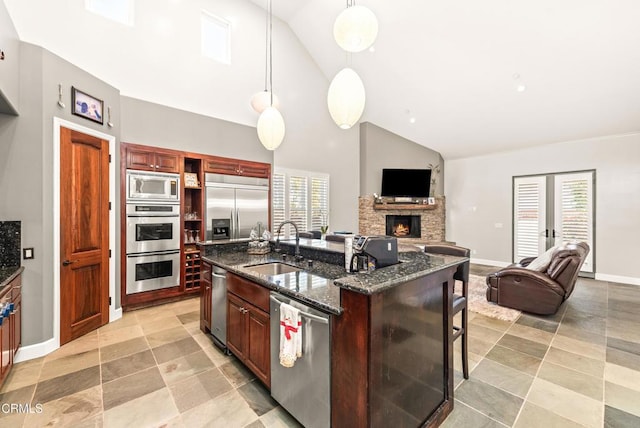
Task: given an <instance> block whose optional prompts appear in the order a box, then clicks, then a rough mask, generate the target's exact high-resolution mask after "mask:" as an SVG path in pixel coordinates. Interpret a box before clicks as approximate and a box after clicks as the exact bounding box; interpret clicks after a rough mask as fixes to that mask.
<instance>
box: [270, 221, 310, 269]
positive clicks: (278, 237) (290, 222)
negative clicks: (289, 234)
mask: <svg viewBox="0 0 640 428" xmlns="http://www.w3.org/2000/svg"><path fill="white" fill-rule="evenodd" d="M287 223H289V224H290V225H292V226H293V228H294V229H295V230H296V252H295V256H294V257H295V259H296V261H297V262H299V261H300V260H303V259H304V257H302V256H301V255H300V234H299V233H298V225H297V224H295V223H294V222H293V221H291V220H285V221H283V222H282V223H280V225H278V231H277V232H276V248H275V251H276V252H277V253H278V252H280V229H282V226H284V225H285V224H287Z"/></svg>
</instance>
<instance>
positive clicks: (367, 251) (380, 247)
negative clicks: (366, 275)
mask: <svg viewBox="0 0 640 428" xmlns="http://www.w3.org/2000/svg"><path fill="white" fill-rule="evenodd" d="M397 263H398V240H397V239H396V238H395V237H393V236H361V235H356V236H355V237H354V238H353V255H352V256H351V264H350V266H351V272H372V271H374V270H376V269H380V268H383V267H386V266H391V265H395V264H397Z"/></svg>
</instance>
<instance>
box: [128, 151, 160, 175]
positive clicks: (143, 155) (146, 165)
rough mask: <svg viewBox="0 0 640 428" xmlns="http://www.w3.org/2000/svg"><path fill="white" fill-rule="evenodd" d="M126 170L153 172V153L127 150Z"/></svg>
mask: <svg viewBox="0 0 640 428" xmlns="http://www.w3.org/2000/svg"><path fill="white" fill-rule="evenodd" d="M127 168H128V169H138V170H143V171H155V170H156V168H155V153H154V152H152V151H149V150H141V149H132V148H128V149H127Z"/></svg>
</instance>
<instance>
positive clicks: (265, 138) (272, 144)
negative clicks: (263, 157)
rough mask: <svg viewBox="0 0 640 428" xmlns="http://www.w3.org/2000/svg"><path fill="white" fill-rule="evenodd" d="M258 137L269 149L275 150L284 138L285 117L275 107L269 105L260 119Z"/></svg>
mask: <svg viewBox="0 0 640 428" xmlns="http://www.w3.org/2000/svg"><path fill="white" fill-rule="evenodd" d="M257 128H258V138H259V139H260V142H261V143H262V145H263V146H264V147H265V148H266V149H267V150H275V149H277V148H278V146H279V145H280V144H282V140H283V139H284V119H283V118H282V115H281V114H280V112H279V111H278V109H276V108H275V107H272V106H269V107H267V108H266V109H264V111H263V112H262V113H261V114H260V118H259V119H258V126H257Z"/></svg>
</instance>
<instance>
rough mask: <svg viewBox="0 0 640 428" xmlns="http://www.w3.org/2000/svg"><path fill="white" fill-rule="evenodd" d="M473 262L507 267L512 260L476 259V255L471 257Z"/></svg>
mask: <svg viewBox="0 0 640 428" xmlns="http://www.w3.org/2000/svg"><path fill="white" fill-rule="evenodd" d="M471 263H475V264H479V265H486V266H498V267H507V266H509V265H510V264H511V263H510V262H499V261H496V260H486V259H476V258H475V257H471Z"/></svg>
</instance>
